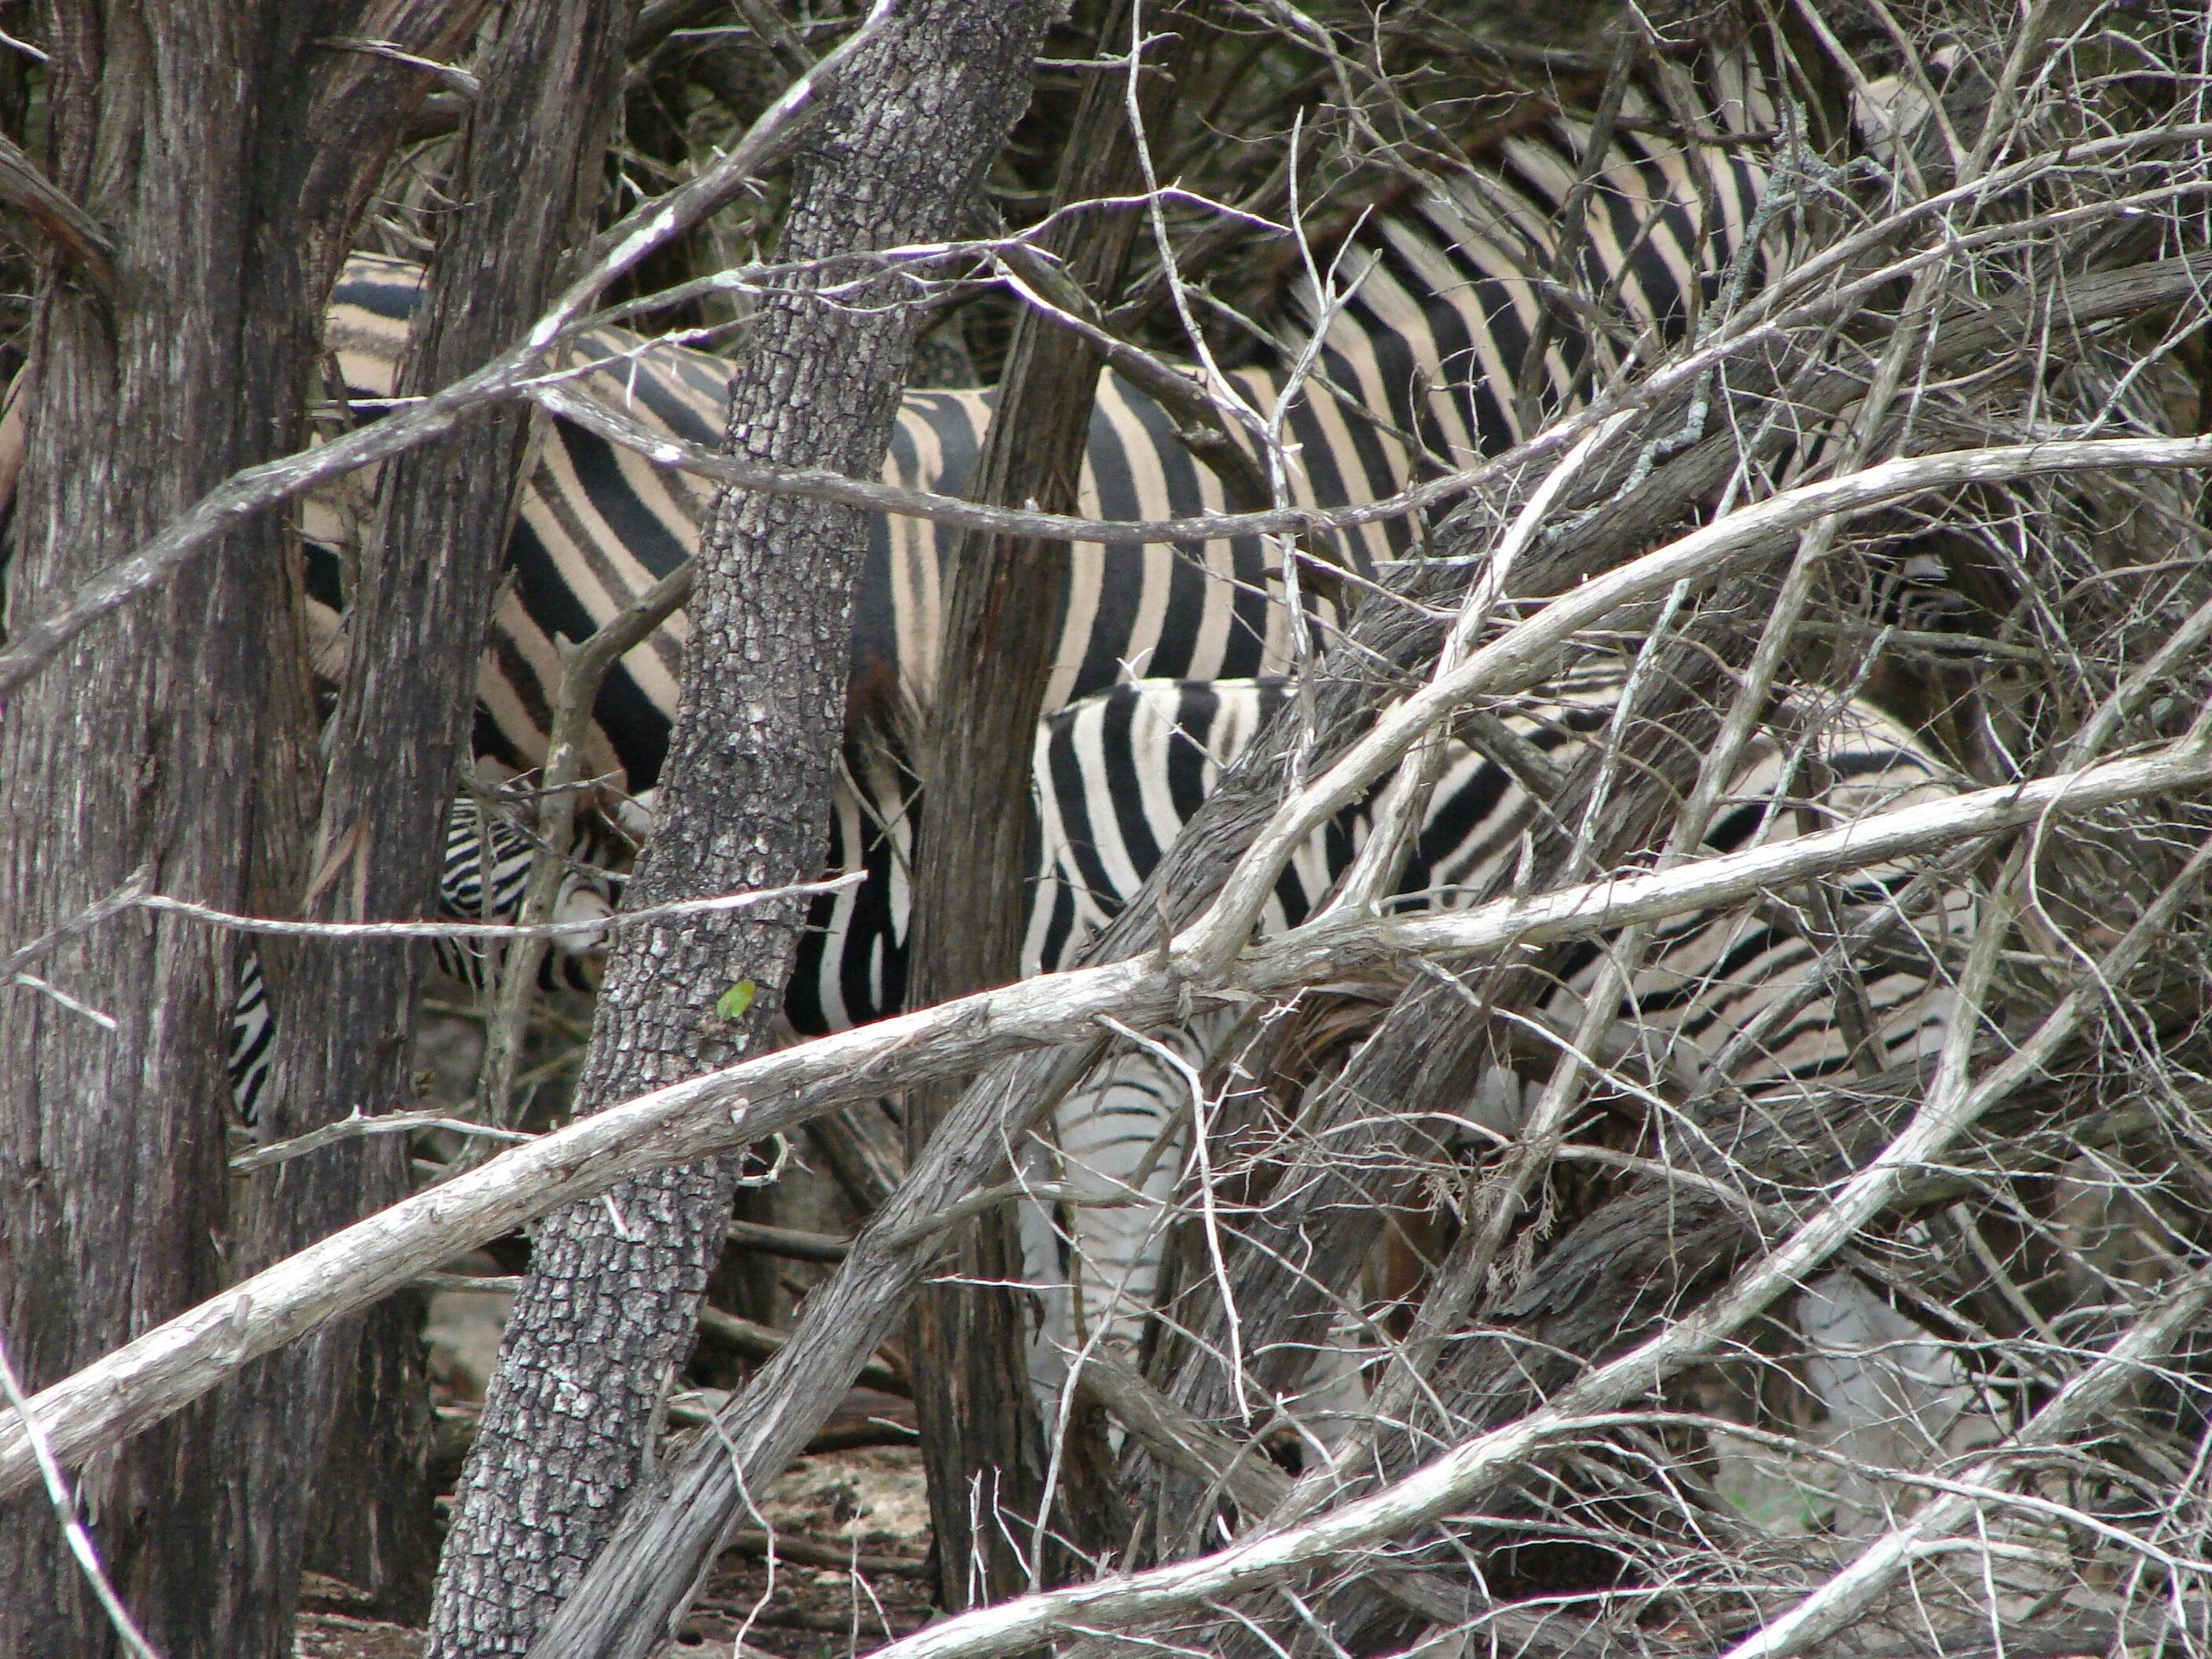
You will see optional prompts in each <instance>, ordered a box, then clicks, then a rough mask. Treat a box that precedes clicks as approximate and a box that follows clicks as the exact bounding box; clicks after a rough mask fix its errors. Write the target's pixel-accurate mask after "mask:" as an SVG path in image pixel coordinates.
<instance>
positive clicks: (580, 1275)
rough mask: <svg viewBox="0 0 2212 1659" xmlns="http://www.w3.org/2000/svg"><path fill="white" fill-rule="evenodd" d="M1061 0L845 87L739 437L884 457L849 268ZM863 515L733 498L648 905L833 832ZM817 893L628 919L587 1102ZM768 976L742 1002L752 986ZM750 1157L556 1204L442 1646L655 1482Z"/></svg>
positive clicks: (458, 1557)
mask: <svg viewBox="0 0 2212 1659" xmlns="http://www.w3.org/2000/svg"><path fill="white" fill-rule="evenodd" d="M1049 13H1050V8H1048V7H1047V6H1043V5H1040V4H1036V3H1024V0H998V3H995V4H988V5H985V4H977V3H973V0H970V3H961V0H932V3H922V4H917V5H915V6H914V7H913V8H912V9H910V10H908V11H907V12H904V13H902V14H901V15H898V16H897V17H896V20H895V21H893V22H892V23H891V25H890V27H887V28H886V29H885V30H884V33H882V34H881V35H880V36H879V37H878V39H877V40H874V41H873V42H872V43H870V45H869V46H867V47H866V48H865V49H864V50H865V51H866V53H867V58H866V62H864V63H856V64H854V65H853V66H852V68H851V69H850V70H849V72H848V75H847V76H844V77H843V78H842V79H841V80H840V81H839V82H838V83H837V85H836V89H834V90H833V91H832V92H830V93H829V94H828V95H827V97H826V99H825V101H824V107H823V116H822V118H821V125H819V126H818V127H817V130H816V131H815V134H814V136H813V137H812V138H811V141H810V143H809V144H808V147H807V149H805V152H804V153H803V155H802V157H801V160H800V163H799V169H798V173H797V176H796V179H795V181H794V187H793V204H792V209H791V216H790V219H789V222H788V223H787V227H786V230H785V234H784V238H783V243H782V246H781V250H780V252H781V257H782V258H785V259H787V260H790V261H793V262H794V263H801V264H803V263H804V262H811V261H825V262H826V263H824V264H820V265H818V266H816V267H815V268H813V269H811V270H802V271H801V272H800V273H799V274H797V275H795V276H793V278H792V279H791V280H790V283H789V285H788V286H787V288H786V289H784V290H783V291H782V292H781V293H779V294H777V295H773V296H771V297H770V298H769V299H767V300H766V301H763V304H762V307H761V310H760V313H759V316H758V319H757V322H756V324H755V325H754V327H755V331H754V337H753V345H752V349H751V351H750V354H749V355H748V356H747V358H746V359H745V361H744V364H743V365H742V367H741V368H740V369H739V371H738V374H737V375H736V377H735V379H734V381H733V384H732V404H731V423H730V432H729V436H728V439H727V445H728V447H729V448H730V450H731V451H732V453H742V454H746V455H750V456H753V457H757V458H758V459H764V460H772V461H776V462H781V463H784V464H787V465H816V466H828V467H830V468H832V469H834V470H836V471H842V472H845V473H848V474H851V475H854V476H859V477H867V476H870V475H872V473H873V472H874V471H875V470H876V468H877V467H878V466H879V465H881V464H882V459H883V454H884V446H885V444H886V443H887V441H888V440H889V435H890V427H891V422H892V418H893V416H894V415H895V413H896V409H897V404H898V398H899V394H900V392H901V389H902V386H903V383H904V380H905V374H906V367H907V362H908V356H909V355H910V352H911V348H912V343H913V337H914V319H913V316H912V313H910V312H908V311H907V310H905V309H902V308H900V307H896V306H895V305H892V304H889V303H887V302H888V301H893V300H895V299H896V297H897V295H896V291H895V290H893V291H886V292H883V293H881V294H878V295H875V296H873V299H872V303H871V302H870V296H869V295H867V292H866V290H865V289H862V290H860V291H858V292H857V293H856V292H855V291H854V290H853V289H846V291H845V292H844V293H842V295H841V296H840V300H839V302H838V304H836V305H835V306H831V305H826V304H823V303H822V302H821V301H818V300H817V299H815V298H813V297H812V291H813V290H814V289H817V288H818V287H819V286H820V285H822V284H824V283H850V282H851V281H852V280H853V279H854V277H856V276H863V275H865V274H866V270H867V266H866V264H861V263H860V262H857V261H854V260H851V259H844V260H840V259H838V258H836V256H838V255H842V254H850V253H852V252H854V251H856V250H866V249H872V248H878V247H888V246H896V245H898V244H902V243H908V242H914V241H917V240H925V239H928V238H933V237H942V236H944V235H945V234H947V233H948V232H950V231H951V229H952V228H954V227H955V226H956V225H957V223H958V222H959V221H960V218H961V216H962V215H963V211H964V210H965V209H966V207H967V205H968V204H969V198H970V194H971V192H972V191H973V190H974V188H975V184H976V181H977V180H978V179H979V178H980V177H981V173H982V170H983V168H984V167H985V166H986V165H987V162H988V161H989V160H990V158H991V155H992V154H993V153H994V151H995V149H997V147H998V144H999V143H1000V140H1001V139H1002V138H1003V137H1004V136H1005V134H1006V129H1007V128H1008V127H1009V126H1010V125H1012V121H1013V118H1014V116H1015V115H1016V114H1017V113H1018V112H1019V110H1020V108H1021V106H1022V104H1023V101H1024V99H1025V98H1026V96H1027V94H1028V86H1029V64H1030V58H1031V56H1032V55H1033V53H1034V51H1035V49H1036V43H1037V41H1038V40H1040V39H1041V37H1042V31H1043V28H1044V26H1045V23H1046V21H1047V20H1048V16H1049ZM865 546H866V521H865V520H864V519H863V518H862V517H861V515H860V513H856V512H853V511H851V510H849V509H845V508H840V507H823V506H820V505H817V504H815V503H812V502H806V501H793V500H790V499H787V498H778V497H774V496H761V495H731V496H726V497H725V498H723V499H722V500H720V501H718V502H717V504H716V507H715V510H714V513H713V514H712V515H711V517H710V518H709V520H708V526H707V532H706V535H705V538H704V539H703V542H702V548H701V553H700V559H701V568H700V576H699V586H698V591H697V594H696V598H695V599H694V601H693V604H692V605H691V607H690V615H691V622H692V628H693V637H692V644H691V648H690V652H689V653H688V658H689V661H688V668H689V671H688V672H687V674H686V677H685V680H684V696H683V701H682V703H681V706H680V708H679V710H678V717H677V721H676V728H675V732H674V733H673V736H672V738H671V748H670V758H669V765H668V769H667V772H666V774H665V778H666V781H665V784H664V787H663V802H664V812H665V817H664V819H663V821H662V823H661V824H660V826H659V831H658V833H657V834H656V835H655V836H654V838H653V842H652V844H651V846H650V848H648V850H647V854H646V856H645V858H644V860H643V861H642V863H641V867H640V869H639V872H638V874H637V876H636V878H635V879H634V880H633V881H632V882H631V883H630V884H629V890H628V892H627V893H626V895H625V902H626V903H627V904H628V905H629V906H633V907H635V906H641V905H647V904H653V903H657V902H663V901H665V900H669V899H673V898H679V897H692V896H698V895H701V894H704V893H714V892H722V891H727V890H732V889H737V888H744V887H767V886H775V885H777V884H784V883H788V882H791V881H793V880H794V879H797V878H801V877H803V876H805V874H807V873H809V872H811V871H812V870H814V869H815V868H817V866H819V864H820V861H821V859H822V856H823V849H824V847H825V845H826V843H827V840H828V815H829V785H830V775H831V772H830V768H831V762H832V757H834V756H835V754H836V750H837V747H838V744H839V741H840V738H841V736H842V728H843V717H844V705H845V687H846V680H847V675H848V642H849V636H850V632H851V603H852V600H851V596H852V591H853V585H854V577H855V574H857V571H858V568H859V564H860V556H861V554H862V550H863V549H864V548H865ZM800 915H801V911H800V908H799V906H798V904H796V903H795V902H787V903H785V904H782V905H780V906H776V907H774V908H766V907H764V908H761V909H757V910H750V911H744V912H740V913H738V915H737V916H736V917H735V918H734V919H733V920H732V921H728V922H726V923H724V922H720V921H717V922H713V923H705V924H702V923H699V922H691V923H689V924H679V925H665V926H653V925H647V926H641V927H636V928H635V929H628V930H625V931H624V932H623V933H621V934H620V935H618V938H617V945H616V947H615V950H614V952H613V957H612V960H611V962H610V963H609V966H608V974H607V983H606V987H605V991H604V992H603V993H602V994H601V996H600V1000H599V1014H598V1018H597V1021H596V1024H595V1027H594V1030H593V1034H592V1049H591V1054H590V1055H589V1057H588V1059H587V1060H586V1065H585V1070H584V1075H583V1077H582V1079H580V1083H579V1085H578V1090H577V1098H578V1102H579V1107H578V1109H579V1110H580V1111H591V1110H595V1109H599V1108H601V1107H604V1106H605V1105H607V1104H610V1103H612V1102H615V1101H617V1100H621V1099H623V1098H625V1097H628V1096H630V1095H633V1094H636V1093H639V1092H641V1091H644V1090H647V1089H649V1088H652V1087H654V1086H656V1085H661V1084H665V1083H670V1082H673V1081H675V1080H677V1079H681V1078H684V1077H689V1076H691V1075H694V1074H696V1073H699V1072H702V1071H704V1070H707V1069H708V1068H710V1067H713V1066H722V1065H726V1064H728V1063H729V1062H730V1060H732V1059H733V1058H735V1057H736V1056H737V1055H738V1054H741V1053H743V1052H744V1050H745V1049H746V1048H750V1047H752V1046H754V1045H756V1044H757V1043H758V1042H759V1041H760V1040H761V1038H762V1036H763V1035H764V1033H765V1032H766V1030H767V1029H768V1024H769V1019H770V1018H771V1017H772V1016H773V1014H774V1012H775V1008H776V1006H777V1005H778V1004H779V1002H780V1000H781V998H780V995H779V994H778V993H777V992H775V990H772V989H769V988H768V987H780V986H781V983H782V981H783V979H784V976H785V975H786V974H787V972H788V970H789V968H790V964H791V960H792V957H793V953H794V947H795V944H796V934H795V928H796V925H797V923H798V922H799V919H800ZM740 981H750V982H751V983H753V984H755V985H757V986H759V987H762V988H761V989H760V990H759V991H758V992H757V994H754V995H753V996H752V1000H751V1003H750V1007H748V1008H747V1009H745V1010H744V1012H742V1013H740V1014H738V1015H737V1016H736V1017H735V1018H731V1017H727V1016H726V1015H725V1014H723V1013H722V1012H719V1011H718V1005H720V1004H721V1003H722V1002H723V1000H724V999H725V997H726V994H727V993H728V992H729V991H730V989H731V987H732V986H733V985H734V984H737V983H738V982H740ZM732 1175H733V1172H732V1170H729V1169H728V1168H726V1167H725V1166H724V1165H722V1164H709V1165H706V1166H702V1167H699V1168H694V1169H689V1170H674V1171H671V1172H669V1173H668V1174H667V1175H665V1176H659V1177H656V1178H653V1179H651V1180H645V1181H639V1182H632V1183H629V1184H628V1185H626V1186H623V1187H622V1188H617V1189H616V1191H615V1192H613V1193H612V1194H609V1195H608V1197H607V1199H606V1200H605V1201H603V1202H600V1203H597V1204H592V1205H588V1206H581V1207H580V1208H578V1209H574V1210H570V1211H568V1212H563V1213H562V1214H560V1215H558V1216H556V1217H554V1218H550V1220H549V1221H548V1222H547V1223H546V1225H544V1228H543V1229H542V1231H540V1233H539V1235H538V1244H537V1249H536V1252H535V1254H534V1256H533V1259H532V1267H531V1273H530V1274H529V1277H528V1279H527V1280H526V1284H525V1285H524V1288H523V1291H522V1292H521V1294H520V1296H519V1297H518V1298H517V1300H516V1304H515V1309H514V1313H513V1317H512V1319H511V1321H510V1323H509V1325H508V1328H507V1341H506V1344H505V1346H504V1348H503V1350H502V1352H501V1362H500V1368H499V1371H498V1373H497V1375H496V1376H495V1378H494V1379H493V1382H492V1385H491V1389H490V1390H489V1397H488V1398H487V1400H486V1401H485V1407H484V1414H483V1424H482V1427H481V1429H480V1430H479V1432H478V1437H477V1445H476V1449H475V1450H474V1451H473V1452H472V1453H471V1456H470V1460H469V1467H468V1469H467V1471H466V1473H465V1476H464V1480H463V1490H462V1492H461V1498H460V1503H459V1509H458V1511H457V1514H456V1516H455V1519H454V1524H453V1533H452V1534H451V1536H450V1538H449V1540H448V1542H447V1553H446V1558H445V1560H444V1563H443V1564H442V1565H441V1572H440V1581H439V1591H438V1600H437V1604H436V1606H435V1609H434V1612H433V1618H432V1632H431V1650H432V1652H433V1653H434V1654H438V1655H447V1654H456V1655H457V1654H469V1655H480V1654H505V1653H519V1652H521V1651H523V1650H525V1649H526V1647H527V1646H528V1644H529V1642H530V1639H531V1638H532V1635H533V1634H534V1632H536V1631H537V1629H538V1626H540V1625H541V1624H542V1623H543V1622H544V1620H545V1619H546V1617H547V1616H548V1615H549V1614H550V1613H551V1612H552V1610H553V1609H554V1607H556V1606H557V1605H558V1603H559V1601H561V1599H562V1597H563V1596H564V1595H566V1594H567V1592H568V1589H570V1588H571V1587H572V1586H573V1585H574V1583H575V1581H576V1578H577V1577H578V1576H579V1574H580V1572H581V1571H582V1569H583V1568H584V1567H585V1565H587V1564H588V1563H589V1561H590V1560H591V1559H592V1556H593V1555H594V1554H595V1553H597V1552H598V1550H599V1546H600V1545H601V1544H602V1543H603V1542H604V1541H605V1538H606V1536H607V1534H608V1533H609V1532H610V1530H611V1528H612V1526H613V1523H614V1521H615V1519H616V1517H617V1513H618V1511H619V1508H620V1504H621V1503H622V1500H623V1498H624V1497H625V1496H626V1495H627V1494H628V1492H629V1489H630V1487H631V1486H632V1485H633V1483H634V1482H635V1480H636V1479H637V1474H638V1470H639V1467H640V1460H641V1456H642V1455H644V1454H645V1452H646V1450H647V1442H648V1440H649V1437H650V1436H651V1433H652V1431H653V1425H654V1423H655V1420H656V1419H657V1414H658V1410H659V1404H660V1401H661V1400H662V1398H663V1397H664V1395H665V1392H666V1390H667V1388H668V1386H669V1383H670V1382H671V1378H672V1377H673V1376H674V1374H675V1371H676V1369H677V1367H678V1365H679V1364H681V1363H682V1361H683V1359H684V1355H685V1352H687V1351H688V1349H689V1347H690V1343H691V1340H692V1336H693V1332H694V1324H695V1321H696V1315H697V1307H698V1300H699V1295H700V1292H701V1290H702V1287H703V1285H704V1284H705V1282H706V1277H707V1273H708V1268H709V1267H711V1266H712V1265H713V1262H714V1258H715V1256H716V1255H717V1254H718V1253H719V1251H720V1244H721V1240H722V1235H723V1231H724V1225H725V1223H726V1218H727V1217H728V1214H729V1207H730V1194H731V1190H732V1187H731V1182H732Z"/></svg>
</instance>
